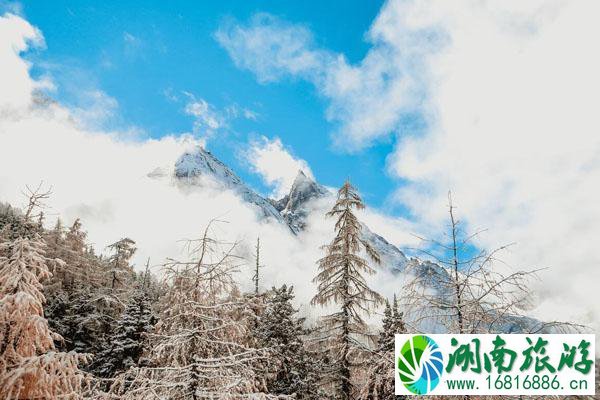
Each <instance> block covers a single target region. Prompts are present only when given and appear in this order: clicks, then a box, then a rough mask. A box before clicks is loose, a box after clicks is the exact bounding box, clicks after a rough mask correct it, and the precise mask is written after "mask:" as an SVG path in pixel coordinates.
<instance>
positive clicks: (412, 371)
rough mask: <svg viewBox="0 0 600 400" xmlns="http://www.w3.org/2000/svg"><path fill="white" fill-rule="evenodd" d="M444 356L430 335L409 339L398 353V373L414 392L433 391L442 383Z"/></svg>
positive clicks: (407, 386)
mask: <svg viewBox="0 0 600 400" xmlns="http://www.w3.org/2000/svg"><path fill="white" fill-rule="evenodd" d="M443 360H444V358H443V356H442V352H441V351H440V349H439V347H438V345H437V343H436V342H434V341H433V339H431V338H429V337H428V336H424V335H417V336H413V337H412V338H410V339H408V340H407V341H406V343H404V345H403V346H402V348H401V349H400V354H399V355H398V360H397V363H398V373H399V375H400V380H401V381H402V383H403V384H404V387H406V389H408V390H409V391H410V392H411V393H414V394H426V393H429V392H431V391H432V390H433V389H435V387H436V386H437V385H438V383H440V377H441V376H442V372H443V369H444V367H443Z"/></svg>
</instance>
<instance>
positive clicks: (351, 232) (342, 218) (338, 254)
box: [312, 181, 382, 400]
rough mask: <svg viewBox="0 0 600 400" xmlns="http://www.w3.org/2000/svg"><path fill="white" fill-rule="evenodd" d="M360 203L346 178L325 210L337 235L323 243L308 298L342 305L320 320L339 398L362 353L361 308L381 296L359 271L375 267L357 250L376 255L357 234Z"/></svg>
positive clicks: (348, 391) (346, 392)
mask: <svg viewBox="0 0 600 400" xmlns="http://www.w3.org/2000/svg"><path fill="white" fill-rule="evenodd" d="M362 208H364V205H363V203H362V200H361V198H360V196H359V195H358V193H357V192H356V189H355V188H354V187H353V186H352V185H351V184H350V182H349V181H346V182H345V183H344V185H343V186H342V187H341V188H340V190H339V191H338V196H337V202H336V203H335V205H334V206H333V209H332V210H331V211H329V212H328V213H327V216H330V217H337V221H336V224H335V230H336V236H335V238H334V239H333V241H332V242H331V244H329V245H327V246H324V248H325V250H326V255H325V257H323V258H322V259H320V260H319V261H318V265H319V273H318V274H317V276H316V277H315V279H314V282H315V283H317V284H318V287H317V290H318V292H317V294H316V295H315V297H314V298H313V299H312V304H318V305H326V304H330V303H335V304H338V305H339V306H340V311H338V312H336V313H334V314H330V315H328V316H326V317H325V319H324V323H325V327H326V329H327V332H328V333H330V334H331V335H330V343H329V349H328V351H329V353H330V358H331V360H332V370H331V371H330V373H329V377H328V380H329V381H330V384H331V385H333V387H334V390H335V391H336V393H337V395H338V396H339V398H341V399H343V400H347V399H350V398H351V396H352V392H353V385H352V382H351V379H350V378H351V367H352V359H353V358H356V357H358V356H359V355H360V353H361V350H360V347H361V346H360V345H359V344H360V343H361V340H363V339H364V335H365V334H366V333H367V327H366V324H365V322H364V320H363V317H362V314H364V313H366V314H368V313H369V311H370V308H371V307H372V306H375V305H377V304H379V303H381V302H382V298H381V296H380V295H379V294H378V293H376V292H375V291H373V290H372V289H370V288H369V287H368V285H367V283H366V281H365V278H364V277H363V274H365V273H366V274H373V273H375V270H374V269H373V268H371V266H369V264H368V262H367V260H365V259H364V258H362V257H361V256H360V252H361V250H364V252H365V253H366V254H367V256H368V257H369V258H370V259H371V260H372V261H373V262H375V263H379V255H378V254H377V251H376V250H375V249H374V248H373V247H371V245H370V244H369V243H368V242H366V241H365V240H364V239H362V238H361V235H360V234H361V229H362V226H361V224H360V222H359V221H358V219H357V218H356V216H355V215H354V213H353V211H352V210H353V209H362Z"/></svg>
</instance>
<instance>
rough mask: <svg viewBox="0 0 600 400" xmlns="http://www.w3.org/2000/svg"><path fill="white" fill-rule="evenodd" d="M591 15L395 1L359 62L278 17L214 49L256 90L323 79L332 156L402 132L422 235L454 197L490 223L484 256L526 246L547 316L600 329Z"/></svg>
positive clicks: (395, 160)
mask: <svg viewBox="0 0 600 400" xmlns="http://www.w3.org/2000/svg"><path fill="white" fill-rule="evenodd" d="M598 15H600V3H598V2H596V1H593V0H587V1H578V2H562V1H552V0H548V1H544V0H536V1H527V2H524V1H517V0H515V1H503V2H463V3H460V4H457V3H456V2H447V1H444V0H440V1H432V2H420V1H410V0H397V1H388V2H387V3H386V4H385V5H384V7H383V8H382V10H381V11H380V14H379V15H378V17H377V19H376V20H375V21H374V23H373V25H372V26H371V28H370V30H369V32H368V33H367V35H366V38H367V40H368V41H369V42H370V43H371V44H372V47H371V49H370V50H369V51H368V53H367V55H366V56H365V58H364V59H363V60H361V61H360V62H359V63H357V64H355V65H351V64H349V63H348V62H347V61H346V60H345V59H344V57H343V56H342V55H336V54H333V53H332V52H330V51H327V50H325V49H320V48H318V46H316V45H315V41H314V39H313V38H312V37H311V35H310V32H309V31H308V30H307V29H306V28H305V27H303V26H298V25H293V24H289V23H286V22H284V21H280V20H277V19H276V18H273V17H256V18H254V19H252V20H251V21H250V22H249V23H248V24H246V25H228V26H224V27H222V28H221V29H220V30H219V33H218V34H217V39H218V40H219V42H220V43H221V44H222V45H223V46H224V47H225V48H226V49H227V51H228V52H229V54H230V55H231V57H232V58H233V60H234V61H235V62H236V64H237V65H238V66H240V67H243V68H246V69H249V70H251V71H253V72H254V73H255V74H256V75H257V78H258V80H259V81H262V82H268V81H271V80H276V79H281V78H283V77H286V76H295V77H299V78H303V79H307V80H309V81H310V82H312V83H314V84H315V86H316V87H317V88H318V90H319V91H320V93H321V94H322V95H323V96H325V97H326V98H327V99H328V100H329V108H328V113H327V116H328V117H329V118H330V119H332V120H334V121H338V122H339V123H340V129H339V130H338V131H337V132H336V133H335V135H334V141H335V142H336V143H337V144H338V145H340V146H342V147H344V148H346V149H348V150H356V149H360V148H362V147H364V146H366V145H369V144H370V143H371V142H372V141H373V140H377V139H380V138H385V137H388V136H390V135H391V134H395V135H397V136H398V144H397V147H396V150H395V151H394V153H393V154H391V155H390V156H389V157H388V164H389V169H390V171H391V173H392V174H395V175H396V176H398V177H399V178H402V179H403V180H404V181H405V182H408V184H407V185H404V186H402V187H401V188H400V189H399V190H398V191H397V192H396V193H395V195H394V198H395V199H396V200H398V201H402V202H403V203H404V204H405V205H407V206H408V207H409V208H410V209H411V211H412V212H413V213H414V215H416V216H417V219H418V220H420V221H421V223H423V224H425V225H423V226H431V225H432V224H433V225H436V224H437V225H438V226H442V225H441V222H442V221H443V218H444V217H445V216H444V213H445V207H444V205H445V203H446V192H447V190H448V189H452V190H453V192H454V197H455V199H456V201H457V202H458V204H459V205H460V209H459V212H460V213H461V214H462V216H463V217H464V218H466V220H467V222H468V223H469V225H470V226H473V227H488V228H489V232H488V233H487V234H486V235H485V236H484V237H483V238H482V239H481V242H480V244H481V245H484V246H492V245H498V244H504V243H507V242H513V241H517V242H518V245H517V246H516V247H515V248H513V249H512V252H511V253H510V254H508V255H507V257H508V261H509V262H510V263H511V264H512V265H516V266H519V267H549V268H550V269H549V270H548V271H546V272H544V273H543V274H542V278H543V279H542V281H541V283H540V285H539V286H538V287H537V288H536V289H537V290H538V292H539V295H540V299H541V304H540V306H539V308H538V310H537V311H536V312H537V313H538V315H540V316H542V317H545V318H550V319H554V318H558V319H576V320H577V321H579V322H583V323H592V324H594V325H595V326H596V327H599V326H600V307H599V306H598V304H597V302H594V301H593V300H592V297H593V296H592V295H591V293H594V292H595V289H596V287H597V286H598V285H599V284H600V269H599V268H598V266H599V265H600V252H598V251H597V243H596V242H597V240H596V238H598V237H600V208H599V207H598V204H600V189H598V184H599V183H600V136H599V135H598V133H599V132H600V119H599V118H598V104H600V99H599V96H600V76H599V74H598V71H600V55H599V53H598V52H597V51H595V49H596V47H597V43H596V42H597V38H598V37H600V25H599V24H598V23H597V17H598ZM280 33H281V34H282V36H280ZM286 46H289V47H290V48H291V49H293V51H292V52H290V51H288V50H286V48H285V47H286ZM297 60H301V61H302V62H298V65H300V66H302V67H300V68H299V67H297V66H295V65H293V64H294V62H295V61H297ZM414 115H419V116H420V117H421V118H422V119H423V122H424V127H422V128H421V127H419V128H418V130H417V131H415V132H413V131H411V129H414V128H413V127H414V124H411V123H410V122H411V117H412V116H414Z"/></svg>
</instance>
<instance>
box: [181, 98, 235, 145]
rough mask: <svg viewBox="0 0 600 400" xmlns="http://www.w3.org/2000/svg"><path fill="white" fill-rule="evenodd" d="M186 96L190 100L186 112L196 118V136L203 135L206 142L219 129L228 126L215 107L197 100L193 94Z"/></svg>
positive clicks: (199, 99)
mask: <svg viewBox="0 0 600 400" xmlns="http://www.w3.org/2000/svg"><path fill="white" fill-rule="evenodd" d="M184 94H185V95H186V96H187V97H188V98H189V101H188V102H187V103H186V105H185V108H184V112H185V113H186V114H187V115H190V116H192V117H193V118H194V128H193V132H194V134H196V135H201V136H202V137H203V140H204V141H206V140H207V139H209V138H210V137H211V136H213V135H214V134H215V133H216V132H217V131H218V130H219V129H222V128H224V127H226V126H227V120H226V118H225V117H224V116H223V115H222V114H221V113H220V112H219V111H217V109H216V108H215V107H214V106H213V105H211V104H209V103H208V102H207V101H206V100H204V99H201V98H196V96H194V95H193V94H192V93H189V92H184Z"/></svg>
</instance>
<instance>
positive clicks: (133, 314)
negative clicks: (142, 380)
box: [94, 290, 155, 378]
mask: <svg viewBox="0 0 600 400" xmlns="http://www.w3.org/2000/svg"><path fill="white" fill-rule="evenodd" d="M154 322H155V320H154V315H153V313H152V309H151V306H150V302H149V300H148V295H147V294H146V293H145V292H144V291H142V290H135V293H134V294H133V295H132V296H131V298H130V300H129V303H128V304H127V307H126V308H125V311H124V312H123V314H122V315H121V318H120V319H119V321H118V322H117V325H116V328H115V329H114V332H113V334H112V336H111V338H110V340H109V341H108V346H107V347H106V348H105V349H104V351H102V352H101V353H100V354H99V355H98V357H97V358H96V360H94V370H95V371H96V372H97V374H98V375H99V376H101V377H105V378H111V377H113V376H115V375H116V373H118V372H121V371H124V370H126V369H128V368H129V367H133V366H136V365H137V363H138V360H139V359H140V356H141V355H142V350H143V348H144V345H143V343H144V339H145V338H144V335H145V334H146V333H148V332H150V330H151V329H152V325H153V324H154Z"/></svg>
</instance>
